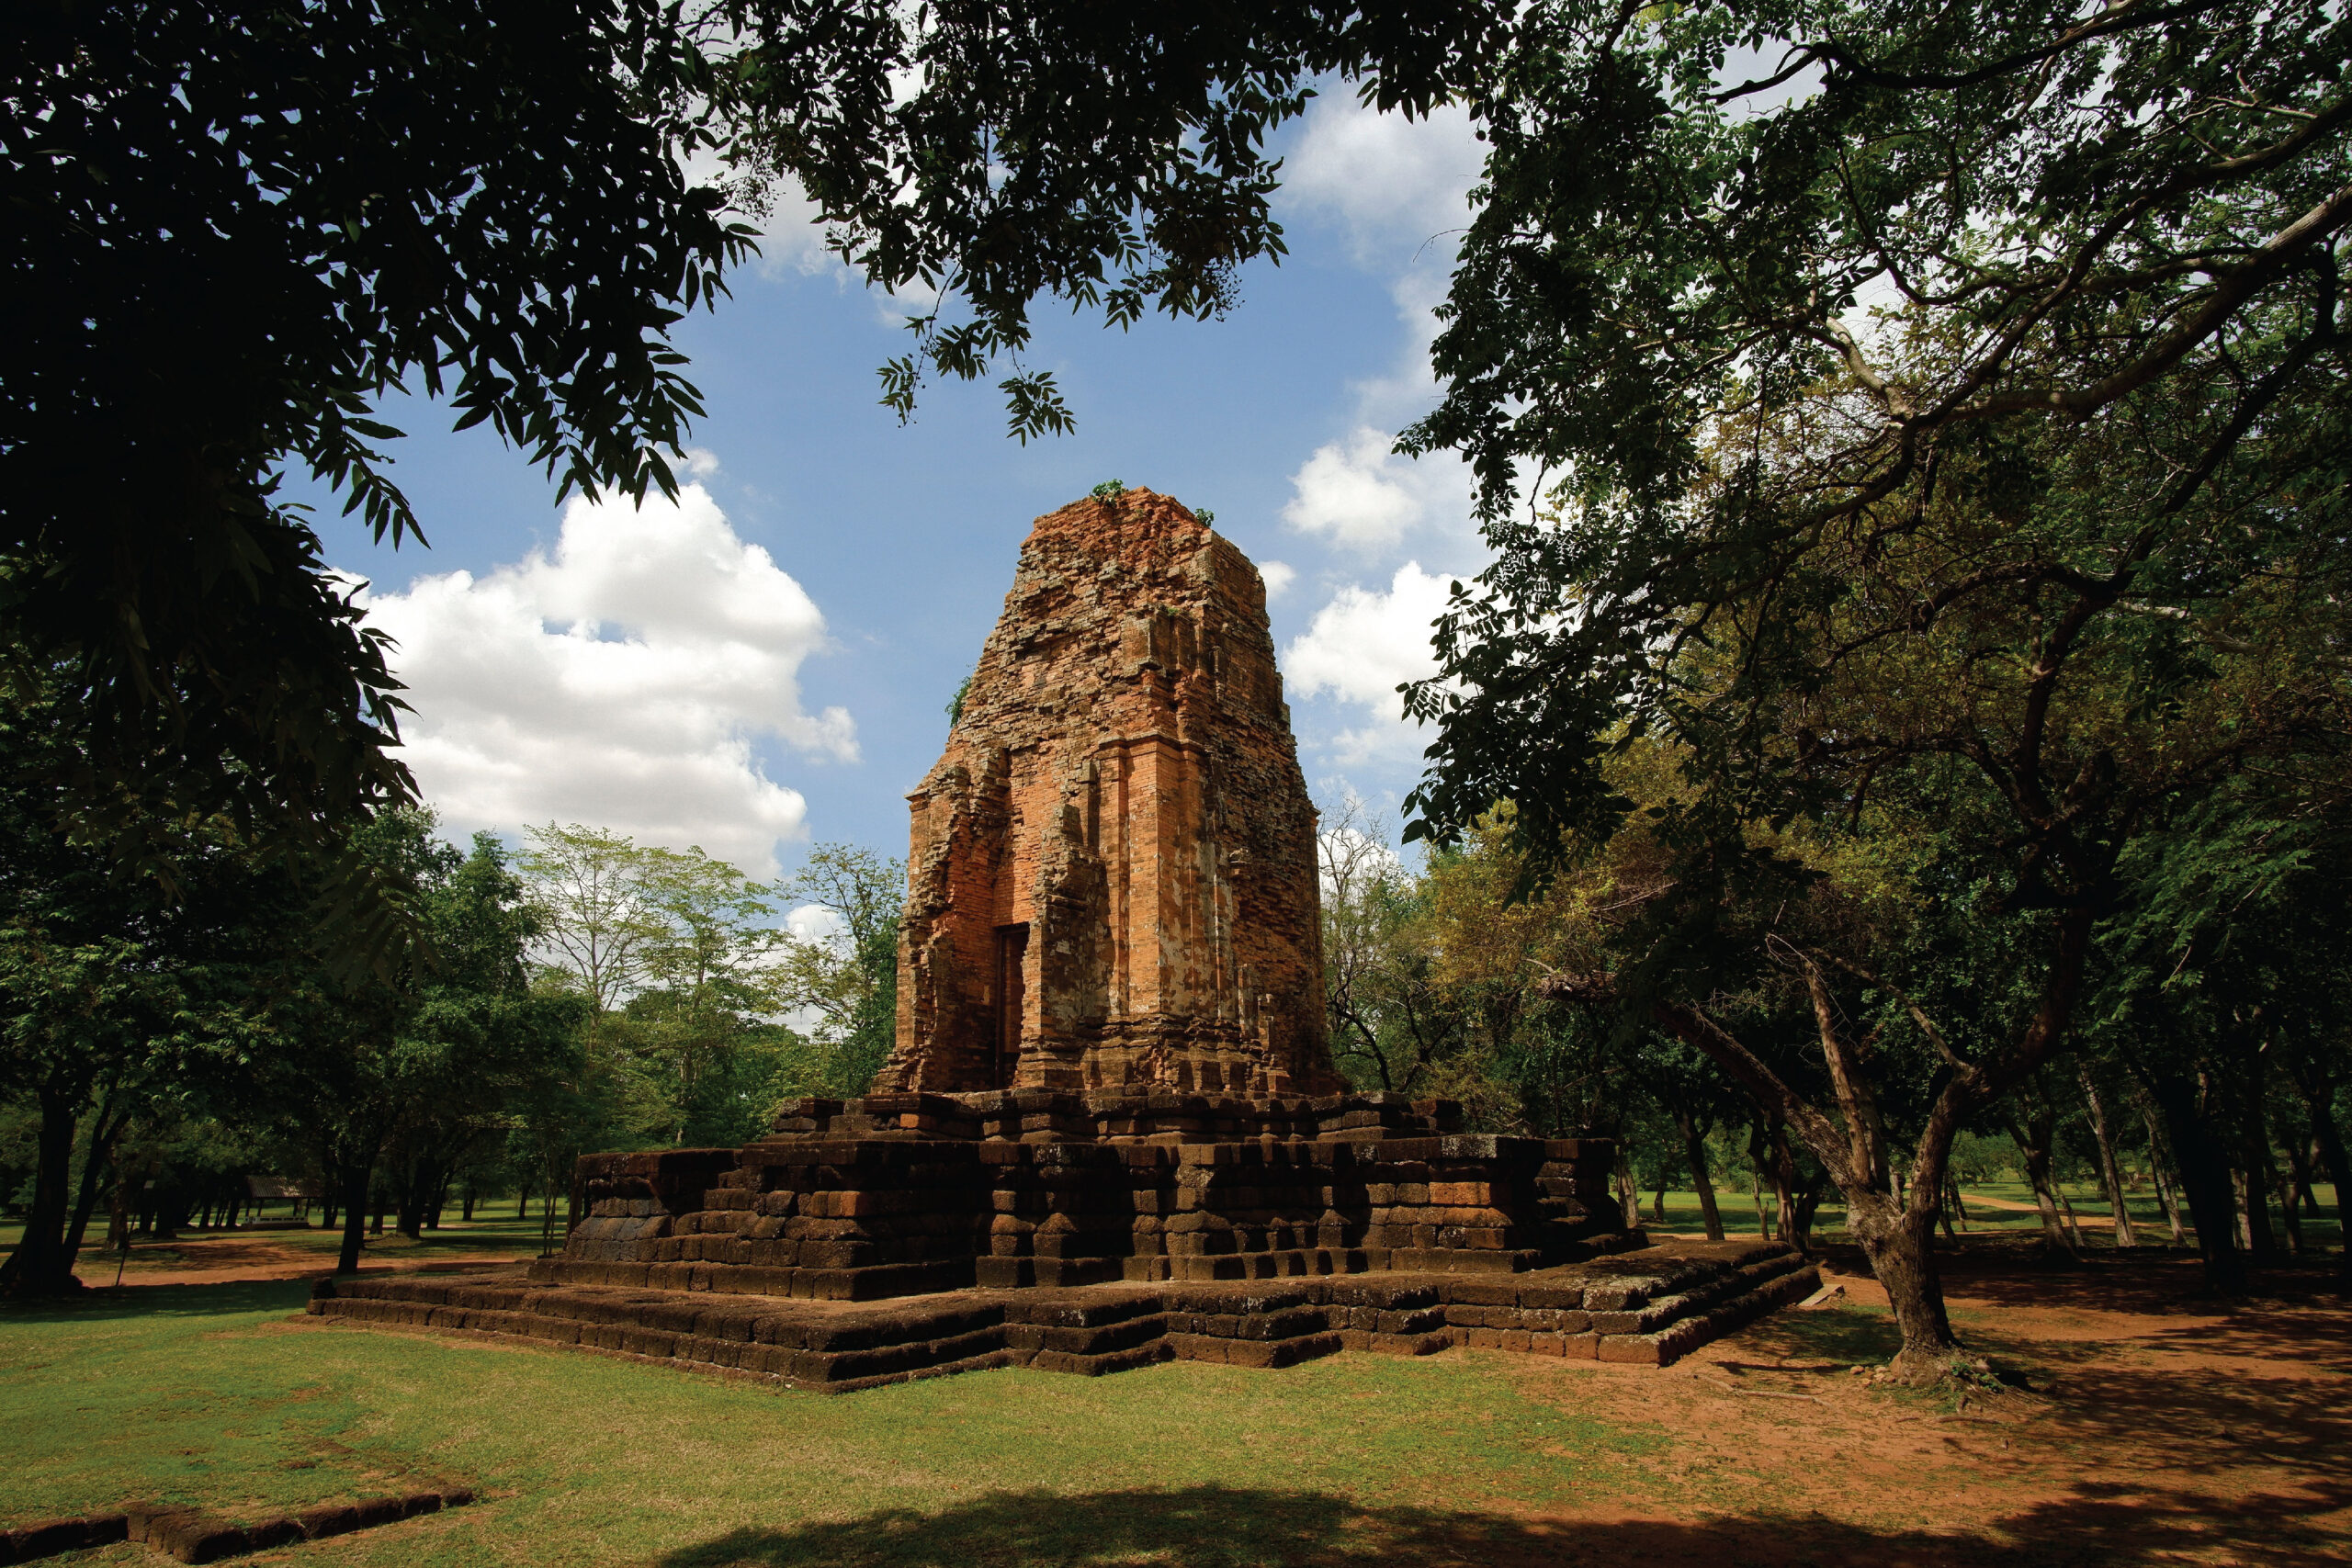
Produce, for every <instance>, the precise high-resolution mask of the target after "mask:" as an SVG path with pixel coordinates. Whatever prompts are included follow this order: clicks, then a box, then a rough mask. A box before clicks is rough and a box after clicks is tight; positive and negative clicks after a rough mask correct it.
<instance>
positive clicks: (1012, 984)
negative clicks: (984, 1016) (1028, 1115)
mask: <svg viewBox="0 0 2352 1568" xmlns="http://www.w3.org/2000/svg"><path fill="white" fill-rule="evenodd" d="M1028 953H1029V924H1028V922H1027V921H1026V920H1023V921H1022V922H1021V923H1019V924H1018V925H1010V926H999V927H997V928H996V1070H995V1073H994V1075H993V1077H994V1087H995V1088H998V1089H1011V1088H1012V1075H1013V1072H1014V1070H1015V1069H1016V1068H1017V1067H1018V1066H1020V1061H1021V1013H1022V1002H1023V991H1022V986H1021V964H1022V960H1023V958H1025V957H1026V956H1027V955H1028Z"/></svg>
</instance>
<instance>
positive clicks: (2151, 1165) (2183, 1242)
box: [2139, 1094, 2188, 1247]
mask: <svg viewBox="0 0 2352 1568" xmlns="http://www.w3.org/2000/svg"><path fill="white" fill-rule="evenodd" d="M2139 1099H2140V1121H2141V1122H2142V1124H2143V1125H2144V1126H2145V1127H2146V1128H2147V1129H2148V1179H2149V1181H2151V1182H2152V1183H2154V1186H2155V1189H2156V1201H2157V1202H2159V1203H2162V1204H2163V1205H2164V1209H2165V1224H2168V1225H2170V1226H2171V1227H2172V1244H2173V1245H2174V1246H2175V1247H2186V1246H2188V1232H2187V1231H2186V1230H2184V1229H2183V1228H2182V1226H2181V1223H2180V1185H2179V1183H2178V1182H2177V1181H2175V1180H2174V1179H2172V1178H2171V1177H2169V1176H2167V1175H2165V1140H2164V1134H2161V1133H2159V1132H2158V1131H2157V1130H2156V1113H2155V1111H2154V1110H2152V1109H2150V1107H2149V1104H2148V1098H2147V1096H2146V1095H2144V1094H2143V1095H2141V1096H2140V1097H2139Z"/></svg>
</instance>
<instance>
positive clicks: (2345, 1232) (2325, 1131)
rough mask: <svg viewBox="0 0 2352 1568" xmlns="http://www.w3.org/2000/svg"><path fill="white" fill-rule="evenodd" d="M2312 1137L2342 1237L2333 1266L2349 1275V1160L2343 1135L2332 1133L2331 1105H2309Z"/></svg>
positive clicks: (2351, 1168) (2351, 1258)
mask: <svg viewBox="0 0 2352 1568" xmlns="http://www.w3.org/2000/svg"><path fill="white" fill-rule="evenodd" d="M2312 1141H2313V1142H2315V1143H2316V1144H2318V1145H2319V1154H2320V1163H2321V1164H2322V1165H2323V1166H2324V1168H2326V1170H2327V1181H2328V1185H2329V1186H2331V1187H2333V1188H2334V1189H2335V1224H2336V1230H2337V1232H2338V1234H2339V1235H2341V1237H2342V1243H2341V1245H2340V1246H2339V1247H2337V1248H2336V1256H2337V1258H2338V1260H2339V1261H2338V1264H2337V1267H2339V1268H2340V1269H2342V1270H2343V1271H2344V1272H2345V1273H2346V1274H2352V1224H2346V1222H2345V1213H2344V1203H2345V1199H2346V1194H2352V1157H2347V1155H2346V1150H2345V1147H2344V1136H2343V1134H2341V1133H2339V1132H2338V1131H2337V1130H2336V1126H2335V1109H2334V1107H2333V1106H2331V1105H2328V1104H2326V1103H2325V1102H2318V1103H2314V1104H2313V1105H2312Z"/></svg>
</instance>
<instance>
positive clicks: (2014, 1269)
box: [1524, 1247, 2352, 1565]
mask: <svg viewBox="0 0 2352 1568" xmlns="http://www.w3.org/2000/svg"><path fill="white" fill-rule="evenodd" d="M1842 1261H1843V1263H1844V1267H1843V1268H1842V1269H1841V1268H1839V1262H1840V1260H1839V1259H1837V1258H1832V1259H1831V1261H1830V1264H1829V1267H1828V1269H1826V1270H1825V1273H1826V1274H1827V1275H1830V1276H1832V1277H1834V1279H1835V1280H1837V1282H1840V1283H1843V1284H1844V1285H1845V1287H1846V1298H1845V1300H1844V1301H1842V1302H1833V1303H1829V1304H1828V1305H1826V1307H1824V1308H1823V1309H1821V1310H1817V1311H1789V1312H1783V1313H1781V1314H1776V1315H1775V1316H1774V1317H1772V1318H1770V1319H1767V1320H1766V1321H1764V1322H1763V1323H1760V1324H1758V1325H1756V1326H1754V1327H1752V1328H1750V1329H1748V1330H1747V1331H1746V1332H1744V1333H1742V1334H1739V1335H1736V1336H1734V1337H1730V1338H1727V1339H1724V1340H1720V1341H1717V1342H1716V1343H1715V1344H1713V1345H1710V1346H1708V1347H1706V1348H1704V1349H1702V1350H1701V1351H1699V1352H1697V1353H1696V1354H1695V1355H1693V1356H1691V1358H1690V1359H1687V1360H1685V1361H1683V1362H1681V1363H1679V1365H1677V1366H1675V1367H1673V1368H1671V1369H1668V1370H1667V1371H1656V1370H1644V1369H1640V1368H1633V1367H1613V1366H1605V1365H1598V1364H1593V1363H1578V1362H1566V1363H1560V1362H1554V1363H1540V1362H1531V1363H1529V1364H1528V1368H1527V1371H1526V1372H1525V1374H1524V1375H1525V1379H1526V1385H1527V1389H1528V1392H1529V1393H1531V1394H1532V1395H1534V1396H1536V1397H1539V1398H1544V1399H1548V1400H1552V1401H1555V1402H1556V1403H1557V1404H1559V1405H1560V1406H1561V1407H1562V1409H1563V1410H1565V1411H1576V1412H1578V1413H1580V1414H1583V1415H1586V1416H1596V1417H1599V1418H1600V1419H1603V1420H1609V1421H1623V1422H1626V1423H1629V1424H1631V1423H1636V1422H1644V1421H1646V1422H1648V1423H1651V1424H1653V1425H1654V1426H1656V1427H1660V1428H1663V1430H1664V1432H1665V1434H1666V1435H1667V1436H1668V1438H1670V1439H1671V1445H1672V1446H1671V1449H1670V1450H1669V1453H1670V1457H1668V1458H1667V1459H1665V1460H1664V1461H1662V1462H1661V1463H1659V1464H1658V1466H1657V1469H1656V1470H1655V1471H1654V1472H1652V1473H1651V1474H1649V1475H1646V1476H1643V1477H1639V1478H1635V1477H1632V1476H1629V1477H1628V1478H1627V1479H1628V1481H1629V1483H1633V1488H1634V1489H1635V1490H1648V1489H1649V1488H1648V1487H1645V1486H1644V1485H1643V1484H1642V1483H1645V1482H1646V1483H1650V1484H1651V1485H1652V1486H1655V1487H1656V1490H1655V1492H1654V1494H1653V1495H1654V1498H1655V1501H1656V1503H1657V1505H1658V1506H1657V1507H1655V1508H1653V1507H1647V1506H1631V1507H1611V1508H1600V1509H1595V1510H1592V1511H1590V1512H1587V1511H1584V1510H1577V1511H1576V1513H1575V1514H1574V1516H1573V1517H1557V1516H1551V1517H1535V1516H1530V1517H1527V1519H1526V1524H1527V1525H1528V1527H1529V1528H1530V1529H1531V1530H1532V1531H1533V1532H1535V1533H1536V1534H1538V1535H1540V1536H1542V1537H1544V1538H1548V1539H1549V1540H1552V1541H1557V1542H1562V1543H1565V1542H1567V1541H1572V1540H1576V1539H1577V1537H1578V1534H1579V1532H1584V1538H1585V1539H1586V1540H1593V1541H1595V1542H1596V1544H1597V1540H1598V1539H1599V1538H1596V1537H1594V1536H1593V1535H1592V1534H1591V1533H1590V1532H1592V1531H1593V1530H1594V1529H1595V1528H1596V1527H1599V1528H1600V1529H1601V1530H1602V1531H1604V1532H1605V1537H1606V1539H1609V1540H1612V1541H1614V1542H1616V1543H1617V1544H1619V1545H1623V1544H1624V1543H1625V1542H1627V1541H1629V1540H1633V1539H1634V1538H1640V1539H1641V1540H1643V1541H1644V1543H1645V1551H1644V1555H1645V1558H1646V1559H1647V1560H1649V1561H1653V1562H1693V1563H1699V1562H1706V1563H1709V1564H1711V1565H1727V1564H1732V1563H1748V1562H1753V1563H1772V1564H1780V1563H1803V1562H1825V1563H1826V1562H1860V1561H1868V1562H1874V1563H1896V1562H1906V1563H1907V1562H1920V1563H1972V1564H1973V1563H1980V1562H1983V1563H1990V1562H2002V1563H2004V1564H2010V1565H2014V1564H2017V1563H2019V1562H2082V1563H2109V1562H2196V1563H2240V1562H2245V1563H2252V1562H2261V1563H2271V1562H2278V1563H2303V1562H2313V1563H2316V1562H2345V1561H2347V1560H2352V1463H2347V1459H2346V1438H2347V1437H2352V1304H2347V1302H2346V1297H2345V1295H2344V1293H2343V1292H2342V1289H2341V1287H2340V1286H2339V1285H2338V1284H2337V1283H2336V1281H2335V1280H2334V1279H2332V1278H2330V1277H2329V1276H2327V1275H2324V1274H2322V1273H2319V1272H2316V1271H2312V1272H2294V1273H2280V1274H2277V1275H2272V1276H2267V1277H2265V1278H2264V1279H2262V1280H2260V1281H2259V1282H2258V1283H2257V1285H2256V1293H2255V1295H2254V1296H2253V1297H2251V1298H2250V1299H2248V1300H2246V1301H2244V1302H2239V1303H2223V1302H2217V1301H2214V1300H2212V1299H2211V1298H2207V1297H2204V1296H2202V1295H2200V1294H2199V1285H2200V1283H2201V1276H2200V1273H2199V1269H2198V1267H2197V1264H2196V1261H2195V1259H2193V1258H2177V1257H2171V1256H2166V1255H2163V1254H2152V1255H2147V1256H2143V1257H2140V1258H2120V1259H2118V1260H2115V1261H2107V1260H2104V1259H2102V1260H2101V1261H2100V1262H2099V1263H2098V1264H2097V1265H2095V1266H2093V1267H2089V1268H2084V1269H2045V1268H2042V1267H2040V1266H2039V1265H2037V1264H2036V1263H2035V1262H2033V1261H2032V1260H2031V1259H2030V1258H2029V1257H2028V1256H2027V1255H2026V1253H2025V1252H2024V1251H2023V1249H2021V1248H2018V1247H1969V1248H1967V1249H1965V1250H1963V1251H1962V1252H1961V1253H1960V1254H1959V1255H1958V1256H1956V1257H1948V1258H1946V1259H1945V1262H1946V1265H1947V1273H1946V1283H1947V1287H1948V1290H1949V1292H1950V1299H1951V1310H1952V1314H1953V1318H1954V1322H1955V1325H1957V1326H1958V1327H1959V1329H1960V1331H1961V1333H1962V1337H1964V1338H1966V1339H1967V1340H1968V1341H1969V1343H1970V1345H1971V1347H1972V1348H1973V1350H1975V1351H1976V1352H1977V1353H1979V1354H1982V1355H1985V1356H1986V1357H1988V1358H1989V1359H1991V1360H1992V1362H1993V1363H1994V1365H1995V1366H1996V1368H1999V1369H2002V1370H2004V1371H2007V1372H2008V1373H2010V1374H2012V1375H2013V1376H2016V1377H2018V1378H2021V1380H2022V1382H2023V1385H2024V1386H2012V1387H2008V1388H1989V1389H1988V1388H1980V1389H1974V1390H1954V1391H1946V1392H1945V1393H1940V1394H1933V1395H1930V1394H1923V1393H1914V1392H1912V1391H1909V1390H1903V1389H1892V1388H1888V1387H1885V1386H1883V1385H1874V1384H1873V1383H1871V1381H1870V1380H1869V1379H1868V1378H1867V1377H1863V1376H1857V1375H1855V1374H1854V1372H1853V1371H1852V1368H1853V1367H1854V1366H1855V1365H1857V1364H1862V1363H1876V1362H1879V1361H1883V1359H1884V1358H1885V1357H1886V1355H1887V1354H1888V1353H1889V1352H1890V1351H1891V1350H1892V1349H1893V1348H1894V1336H1893V1331H1892V1325H1891V1324H1890V1322H1889V1320H1888V1318H1887V1316H1886V1314H1885V1295H1884V1293H1883V1292H1882V1291H1881V1290H1880V1289H1879V1288H1878V1286H1877V1284H1876V1283H1875V1281H1873V1280H1871V1279H1869V1278H1868V1276H1867V1275H1864V1274H1860V1272H1859V1268H1860V1265H1859V1262H1858V1260H1856V1259H1854V1258H1850V1257H1849V1258H1845V1259H1843V1260H1842ZM1568 1560H1575V1559H1574V1554H1573V1553H1570V1554H1569V1559H1568Z"/></svg>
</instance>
